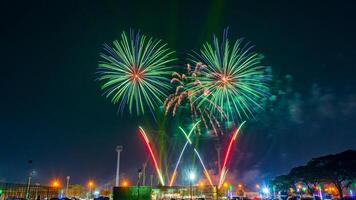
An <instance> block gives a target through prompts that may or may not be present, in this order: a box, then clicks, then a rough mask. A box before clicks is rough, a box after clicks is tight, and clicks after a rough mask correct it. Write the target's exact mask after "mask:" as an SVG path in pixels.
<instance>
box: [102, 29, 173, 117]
mask: <svg viewBox="0 0 356 200" xmlns="http://www.w3.org/2000/svg"><path fill="white" fill-rule="evenodd" d="M166 46H167V45H166V44H163V43H162V42H161V40H154V39H152V38H148V37H146V36H144V35H142V36H141V35H140V34H139V33H137V34H135V33H134V32H133V31H131V32H130V35H129V37H128V36H127V35H126V33H125V32H123V33H122V34H121V40H120V41H117V40H116V41H114V42H113V47H110V46H108V45H106V44H105V45H104V53H101V54H100V57H101V58H102V60H101V61H100V63H99V71H98V73H99V80H100V81H103V85H102V87H101V88H102V89H103V90H104V91H105V92H104V94H105V95H106V97H107V98H109V97H111V99H112V102H113V103H114V104H119V110H121V111H123V109H124V108H125V107H126V106H128V109H129V112H130V114H132V112H134V110H136V113H137V115H140V114H144V113H145V108H149V109H150V111H151V112H153V111H154V110H155V108H156V107H157V106H160V105H162V103H163V101H162V99H164V98H165V97H166V96H167V95H166V93H167V91H168V89H169V88H170V84H169V78H167V77H168V76H169V75H170V74H171V73H172V71H171V67H170V66H168V65H169V64H170V63H171V62H172V61H174V60H175V59H171V56H172V53H173V51H170V50H169V49H168V48H167V47H166Z"/></svg>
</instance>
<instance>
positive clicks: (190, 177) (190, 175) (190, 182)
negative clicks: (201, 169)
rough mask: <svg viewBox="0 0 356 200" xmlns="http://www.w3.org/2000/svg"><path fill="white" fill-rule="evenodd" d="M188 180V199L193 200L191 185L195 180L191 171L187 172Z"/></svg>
mask: <svg viewBox="0 0 356 200" xmlns="http://www.w3.org/2000/svg"><path fill="white" fill-rule="evenodd" d="M188 178H189V188H190V199H191V200H192V199H193V190H192V184H193V181H194V180H195V178H196V175H195V172H194V171H192V170H191V171H189V173H188Z"/></svg>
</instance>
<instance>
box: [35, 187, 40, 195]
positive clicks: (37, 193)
mask: <svg viewBox="0 0 356 200" xmlns="http://www.w3.org/2000/svg"><path fill="white" fill-rule="evenodd" d="M39 186H40V184H39V183H36V195H35V199H39V198H37V197H38V188H39Z"/></svg>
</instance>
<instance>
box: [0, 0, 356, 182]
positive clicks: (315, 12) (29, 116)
mask: <svg viewBox="0 0 356 200" xmlns="http://www.w3.org/2000/svg"><path fill="white" fill-rule="evenodd" d="M352 2H353V1H343V2H341V1H313V2H311V1H305V2H303V1H294V3H291V1H274V2H273V3H272V2H267V1H259V2H258V1H221V2H220V1H214V0H210V1H201V2H198V1H195V2H193V1H181V0H175V1H162V2H156V1H154V2H149V1H147V0H143V1H126V2H118V1H36V2H33V1H23V2H19V1H14V2H11V3H10V1H7V2H6V3H1V4H2V5H1V6H0V7H1V18H0V20H1V27H2V30H1V33H0V34H1V54H0V56H1V61H2V62H1V78H0V89H1V90H0V91H1V98H0V134H1V145H0V181H9V182H25V181H26V179H27V175H28V173H29V171H30V169H35V170H36V175H35V177H34V182H41V183H43V184H45V183H48V182H49V180H50V179H52V178H53V177H59V178H63V179H64V178H65V176H67V175H70V176H71V177H72V180H73V182H75V183H85V181H86V180H88V179H89V178H93V179H95V180H97V182H99V183H107V182H110V181H111V180H113V178H114V175H115V167H116V152H115V146H116V145H118V144H122V145H124V151H123V153H122V161H123V162H122V165H121V167H122V168H121V170H122V173H124V176H126V177H128V178H130V179H132V180H135V179H136V170H137V169H138V168H140V167H141V164H142V162H144V161H145V158H146V156H147V155H146V150H145V147H144V145H143V142H142V140H140V139H139V136H138V133H137V126H138V125H139V124H141V123H145V122H144V121H145V120H144V119H143V118H137V117H134V116H132V117H130V116H129V115H128V114H127V113H124V114H123V115H121V114H118V113H117V107H116V106H115V105H112V104H111V102H110V101H109V100H108V99H106V98H105V97H103V96H102V91H101V90H100V83H99V82H97V81H95V79H96V74H95V72H96V70H97V65H98V60H99V53H100V51H101V49H102V44H103V43H111V42H112V41H113V40H115V39H118V38H119V35H120V34H121V32H122V31H124V30H125V31H128V30H129V29H130V28H134V29H140V30H141V32H142V33H145V34H147V35H149V36H152V37H155V38H161V39H163V40H164V41H165V42H167V43H168V44H169V47H170V48H172V49H174V50H176V51H177V53H176V55H177V57H178V58H180V61H179V62H178V64H184V63H186V60H185V58H186V54H187V53H189V52H190V51H191V50H193V49H195V50H196V49H199V48H200V47H201V45H202V43H203V42H205V41H211V39H212V35H213V34H214V33H215V34H218V35H221V33H222V31H223V29H224V28H226V27H230V30H229V37H230V38H231V39H238V38H240V37H244V38H246V40H248V41H252V42H253V44H255V45H256V49H257V50H258V51H259V52H261V53H263V54H264V55H265V56H266V59H265V62H266V64H267V65H270V66H272V69H273V75H274V82H278V83H279V84H274V90H275V91H280V90H281V91H282V90H283V91H284V92H285V93H286V94H285V95H284V96H283V98H281V99H280V100H279V101H277V103H276V105H274V106H273V108H272V106H271V108H267V109H266V111H265V112H264V113H261V114H259V115H258V116H257V117H256V120H253V121H252V122H250V123H249V124H248V126H247V128H246V130H245V131H244V132H243V134H242V135H241V137H239V140H238V143H237V145H236V147H235V149H234V157H233V160H232V163H231V164H232V165H231V173H234V174H235V175H236V178H235V180H242V181H244V182H246V183H253V182H254V181H255V178H256V177H257V178H258V180H262V179H266V180H267V179H268V178H270V177H273V176H275V175H278V174H282V173H286V172H288V171H289V170H290V169H291V168H292V167H295V166H297V165H301V164H305V163H306V162H307V161H308V160H309V159H311V158H313V157H316V156H321V155H325V154H329V153H337V152H340V151H344V150H346V149H356V135H355V130H356V124H355V121H356V87H355V85H356V78H355V72H356V70H355V67H356V66H355V63H356V59H355V58H356V49H355V45H356V38H355V36H356V26H355V21H356V13H355V12H354V8H355V6H356V5H353V3H352ZM146 123H147V122H146ZM155 126H158V125H154V124H152V125H151V127H155ZM151 129H154V128H151ZM206 140H207V142H206V143H209V141H208V140H209V139H206ZM203 144H204V142H203ZM178 145H179V144H178ZM202 148H203V149H204V148H205V150H206V152H209V151H212V150H211V149H209V148H210V146H207V147H202ZM202 152H204V151H203V150H202ZM206 154H207V153H202V155H203V157H208V155H206ZM209 158H211V159H212V160H210V161H207V162H208V165H209V166H210V167H212V166H213V165H214V160H215V159H216V158H215V157H214V156H209ZM28 160H33V163H32V164H28ZM149 170H150V171H152V167H151V166H150V169H149ZM152 172H153V171H152ZM256 180H257V179H256Z"/></svg>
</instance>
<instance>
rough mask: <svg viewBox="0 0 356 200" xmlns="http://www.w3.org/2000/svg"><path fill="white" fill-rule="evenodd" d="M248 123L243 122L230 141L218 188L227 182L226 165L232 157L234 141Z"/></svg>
mask: <svg viewBox="0 0 356 200" xmlns="http://www.w3.org/2000/svg"><path fill="white" fill-rule="evenodd" d="M245 123H246V121H243V122H242V123H241V124H240V126H239V127H238V128H237V130H236V131H235V133H234V134H233V135H232V137H231V139H230V141H229V145H228V147H227V151H226V154H225V158H224V163H223V165H222V170H221V174H220V180H219V185H218V188H220V187H221V185H222V183H223V182H224V180H225V177H226V174H227V168H226V163H227V161H228V159H229V157H230V152H231V147H232V145H233V143H234V141H235V140H236V137H237V134H238V133H239V131H240V129H241V127H242V126H243V125H244V124H245Z"/></svg>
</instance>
